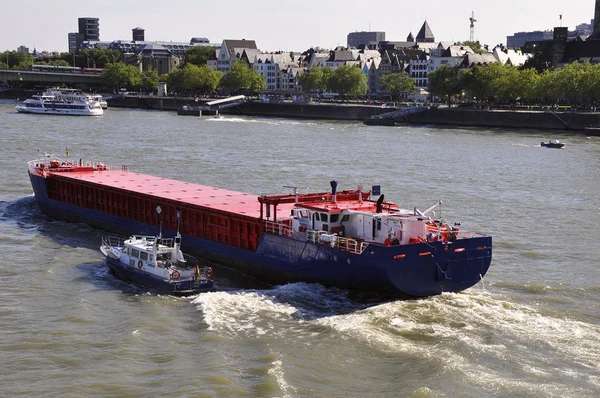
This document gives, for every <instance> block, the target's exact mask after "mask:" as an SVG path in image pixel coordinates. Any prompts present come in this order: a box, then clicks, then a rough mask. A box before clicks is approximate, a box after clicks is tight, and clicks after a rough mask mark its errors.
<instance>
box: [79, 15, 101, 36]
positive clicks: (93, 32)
mask: <svg viewBox="0 0 600 398" xmlns="http://www.w3.org/2000/svg"><path fill="white" fill-rule="evenodd" d="M78 21H79V33H80V34H82V35H83V41H100V20H99V19H98V18H79V19H78Z"/></svg>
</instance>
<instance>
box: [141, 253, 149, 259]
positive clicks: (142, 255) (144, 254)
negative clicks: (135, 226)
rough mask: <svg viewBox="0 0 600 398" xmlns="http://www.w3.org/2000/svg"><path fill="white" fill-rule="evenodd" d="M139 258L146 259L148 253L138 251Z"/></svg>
mask: <svg viewBox="0 0 600 398" xmlns="http://www.w3.org/2000/svg"><path fill="white" fill-rule="evenodd" d="M140 259H142V260H144V261H146V260H148V253H146V252H140Z"/></svg>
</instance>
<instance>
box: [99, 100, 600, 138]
mask: <svg viewBox="0 0 600 398" xmlns="http://www.w3.org/2000/svg"><path fill="white" fill-rule="evenodd" d="M194 104H195V102H194V100H193V99H192V98H177V97H153V96H136V95H125V96H121V97H118V98H113V99H110V100H109V106H111V107H127V108H146V109H157V110H168V111H176V110H177V109H179V108H181V107H182V106H184V105H194ZM389 111H390V108H381V107H378V106H372V105H353V104H329V103H309V104H304V103H290V102H284V103H263V102H253V101H248V102H245V103H243V104H240V105H236V106H234V107H232V108H227V109H223V110H221V111H220V113H222V114H234V115H245V116H269V117H288V118H304V119H332V120H361V121H362V120H364V119H366V118H369V117H371V116H373V115H379V114H382V113H385V112H389ZM599 120H600V113H599V112H573V111H562V112H561V111H552V110H545V111H529V110H519V111H513V110H480V109H465V108H443V107H442V108H432V109H428V110H427V111H425V112H420V113H415V114H411V115H408V116H406V117H402V118H400V119H398V120H397V122H398V123H409V124H433V125H445V126H465V127H466V126H471V127H490V128H494V127H502V128H527V129H538V130H539V129H541V130H562V131H573V132H583V131H584V128H585V127H588V126H590V125H594V124H598V121H599ZM586 134H589V135H598V134H600V132H597V133H595V132H593V131H592V132H589V131H586Z"/></svg>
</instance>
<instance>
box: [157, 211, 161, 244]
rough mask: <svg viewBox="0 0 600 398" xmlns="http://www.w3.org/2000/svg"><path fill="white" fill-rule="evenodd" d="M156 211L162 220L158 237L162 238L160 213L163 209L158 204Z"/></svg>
mask: <svg viewBox="0 0 600 398" xmlns="http://www.w3.org/2000/svg"><path fill="white" fill-rule="evenodd" d="M156 213H158V218H159V220H160V227H159V228H158V239H162V217H161V216H160V213H162V209H161V208H160V206H156Z"/></svg>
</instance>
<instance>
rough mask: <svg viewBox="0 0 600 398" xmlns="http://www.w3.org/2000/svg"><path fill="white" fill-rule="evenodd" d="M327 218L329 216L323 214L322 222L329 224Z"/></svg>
mask: <svg viewBox="0 0 600 398" xmlns="http://www.w3.org/2000/svg"><path fill="white" fill-rule="evenodd" d="M327 216H328V214H327V213H322V214H321V221H323V222H327V218H328V217H327Z"/></svg>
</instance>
